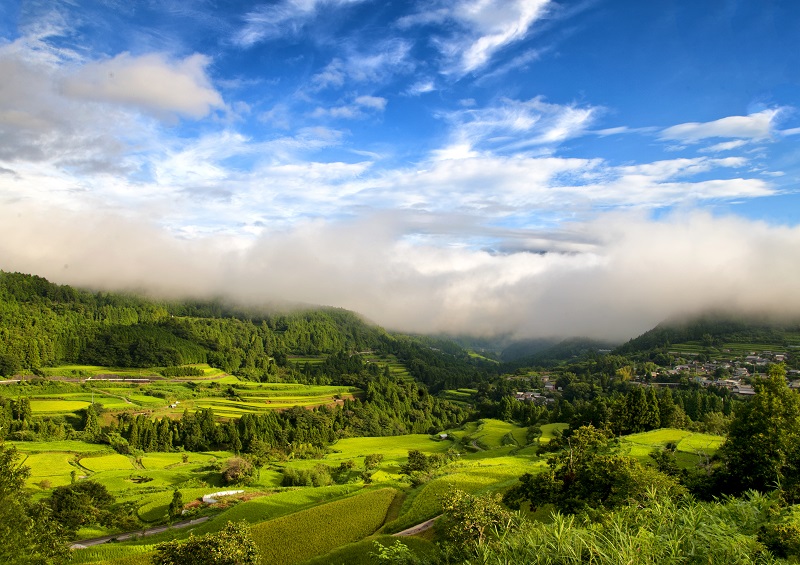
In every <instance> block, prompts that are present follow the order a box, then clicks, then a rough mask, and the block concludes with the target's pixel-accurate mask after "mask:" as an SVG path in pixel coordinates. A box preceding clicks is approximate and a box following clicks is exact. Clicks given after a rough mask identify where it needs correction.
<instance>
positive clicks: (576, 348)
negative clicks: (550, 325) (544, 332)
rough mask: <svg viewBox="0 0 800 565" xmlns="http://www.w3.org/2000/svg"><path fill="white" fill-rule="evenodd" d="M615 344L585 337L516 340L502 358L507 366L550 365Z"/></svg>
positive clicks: (593, 352) (609, 347) (605, 348)
mask: <svg viewBox="0 0 800 565" xmlns="http://www.w3.org/2000/svg"><path fill="white" fill-rule="evenodd" d="M612 347H613V345H612V344H611V343H610V342H607V341H599V340H595V339H589V338H585V337H574V338H569V339H564V340H560V341H559V340H547V339H537V340H529V341H522V342H516V343H515V344H513V345H512V346H509V347H508V348H507V349H506V350H504V351H503V355H502V359H503V361H505V362H506V365H507V367H509V368H513V367H525V366H549V365H553V364H556V363H559V362H562V361H570V360H575V359H577V358H580V357H583V356H586V355H590V354H596V353H598V352H601V351H604V350H606V351H609V350H610V349H611V348H612Z"/></svg>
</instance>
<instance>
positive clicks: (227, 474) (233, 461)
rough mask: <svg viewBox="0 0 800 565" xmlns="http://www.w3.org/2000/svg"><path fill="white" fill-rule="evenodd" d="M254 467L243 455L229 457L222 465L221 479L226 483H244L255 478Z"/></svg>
mask: <svg viewBox="0 0 800 565" xmlns="http://www.w3.org/2000/svg"><path fill="white" fill-rule="evenodd" d="M255 472H256V470H255V467H253V464H252V463H251V462H250V461H248V460H247V459H245V458H244V457H231V458H230V459H228V460H227V461H225V463H224V465H223V466H222V480H223V481H224V482H225V484H226V485H246V484H250V483H251V482H252V481H253V479H254V478H255Z"/></svg>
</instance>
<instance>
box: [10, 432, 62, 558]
mask: <svg viewBox="0 0 800 565" xmlns="http://www.w3.org/2000/svg"><path fill="white" fill-rule="evenodd" d="M29 473H30V470H29V468H28V467H24V466H21V465H20V464H19V455H18V453H17V451H16V450H15V449H14V448H13V447H7V446H5V445H3V444H1V443H0V562H2V563H7V564H8V565H49V564H58V563H66V562H68V561H69V548H68V543H67V537H66V532H65V531H64V529H63V528H62V527H61V526H60V524H58V523H57V522H55V521H54V520H53V519H52V517H51V514H50V509H49V508H48V507H47V506H46V505H45V504H42V503H38V504H34V503H33V502H31V499H30V497H29V496H28V495H27V494H26V491H25V480H26V479H27V478H28V475H29Z"/></svg>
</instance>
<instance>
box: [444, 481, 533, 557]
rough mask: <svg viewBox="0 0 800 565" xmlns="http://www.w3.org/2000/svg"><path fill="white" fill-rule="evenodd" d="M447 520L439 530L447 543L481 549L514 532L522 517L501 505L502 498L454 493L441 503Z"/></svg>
mask: <svg viewBox="0 0 800 565" xmlns="http://www.w3.org/2000/svg"><path fill="white" fill-rule="evenodd" d="M442 510H444V517H443V518H440V523H438V524H437V528H438V529H439V530H440V531H441V532H443V534H444V537H445V539H447V540H449V541H452V542H453V543H455V544H457V545H459V546H469V545H472V544H478V545H481V544H483V543H485V542H486V541H487V539H488V538H489V537H497V536H499V535H501V534H504V533H505V532H508V531H511V530H513V529H515V528H516V527H517V525H518V523H519V517H518V516H515V515H513V514H511V513H510V512H509V511H508V510H506V509H505V507H503V505H502V496H501V495H500V494H485V495H482V496H473V495H471V494H468V493H466V492H464V491H463V490H459V489H451V490H450V491H449V492H448V493H447V494H446V495H445V496H444V498H443V500H442Z"/></svg>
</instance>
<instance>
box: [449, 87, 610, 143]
mask: <svg viewBox="0 0 800 565" xmlns="http://www.w3.org/2000/svg"><path fill="white" fill-rule="evenodd" d="M598 111H599V109H598V108H595V107H579V106H577V105H572V104H570V105H560V104H551V103H548V102H545V100H544V98H542V97H536V98H533V99H531V100H525V101H520V100H511V99H501V100H500V101H498V102H497V103H496V104H494V105H492V106H489V107H485V108H470V109H466V110H460V111H457V112H451V113H449V114H447V115H446V116H445V117H446V118H447V119H448V120H449V121H450V122H451V123H452V124H453V126H454V127H453V129H454V131H453V134H452V137H453V138H454V140H455V141H456V142H457V143H459V144H469V145H472V146H489V147H493V148H495V149H498V148H501V149H504V150H521V149H524V148H527V147H531V146H541V145H553V146H555V145H557V144H559V143H561V142H563V141H565V140H567V139H570V138H572V137H576V136H579V135H581V134H582V133H583V132H584V131H585V129H586V128H587V127H588V126H589V125H590V124H591V123H592V121H593V120H594V119H595V117H596V115H597V113H598Z"/></svg>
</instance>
